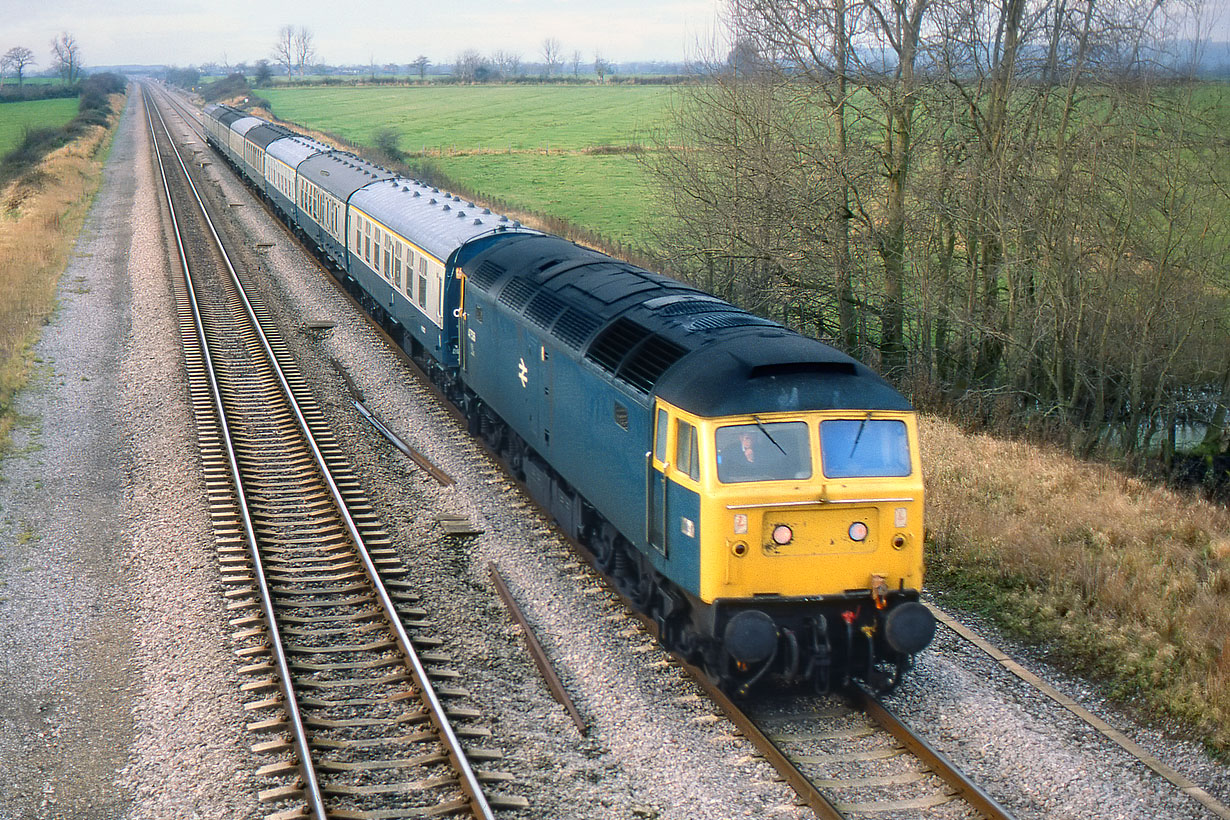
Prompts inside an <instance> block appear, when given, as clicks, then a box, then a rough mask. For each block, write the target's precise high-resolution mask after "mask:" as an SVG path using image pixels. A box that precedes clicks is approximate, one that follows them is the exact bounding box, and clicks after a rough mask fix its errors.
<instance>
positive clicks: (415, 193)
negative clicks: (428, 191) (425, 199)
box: [414, 191, 423, 196]
mask: <svg viewBox="0 0 1230 820" xmlns="http://www.w3.org/2000/svg"><path fill="white" fill-rule="evenodd" d="M414 195H415V196H422V195H423V192H422V191H415V192H414Z"/></svg>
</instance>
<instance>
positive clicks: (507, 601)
mask: <svg viewBox="0 0 1230 820" xmlns="http://www.w3.org/2000/svg"><path fill="white" fill-rule="evenodd" d="M487 572H488V573H490V575H491V580H492V582H494V583H495V589H496V592H498V593H499V594H500V598H502V599H503V600H504V606H505V607H507V608H508V612H509V614H511V615H512V617H513V620H514V621H516V622H517V625H518V626H520V627H521V634H522V635H523V636H524V637H525V644H526V646H527V647H529V650H530V656H531V657H533V659H534V663H535V664H536V665H537V666H538V671H539V672H540V673H542V677H543V679H544V680H545V681H546V682H547V688H548V689H550V690H551V694H552V695H554V696H555V699H556V700H557V701H559V703H560V705H561V706H563V707H564V711H566V712H567V713H568V717H570V718H572V722H573V723H574V724H575V725H576V727H577V731H578V732H580V733H581V736H582V737H584V736H585V735H587V734H589V724H587V723H586V722H585V718H583V717H581V713H580V712H578V711H577V707H576V704H575V703H573V702H572V698H571V697H570V696H569V695H568V690H567V689H565V688H564V684H563V682H562V681H561V680H560V679H559V675H558V674H557V673H556V671H555V667H554V666H552V665H551V659H550V658H548V657H547V652H546V650H544V649H543V648H542V644H541V643H539V642H538V636H537V635H535V634H534V630H533V628H532V627H531V626H530V622H529V621H528V620H526V618H525V613H524V612H522V611H521V606H520V605H519V604H518V603H517V599H516V598H514V597H513V594H512V591H511V590H509V588H508V584H506V583H505V582H504V576H503V575H501V574H500V570H499V567H497V566H496V565H495V562H494V561H488V562H487Z"/></svg>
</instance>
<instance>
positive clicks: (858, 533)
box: [850, 521, 867, 541]
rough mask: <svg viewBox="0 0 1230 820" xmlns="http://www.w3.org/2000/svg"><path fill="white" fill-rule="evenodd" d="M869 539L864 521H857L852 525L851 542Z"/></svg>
mask: <svg viewBox="0 0 1230 820" xmlns="http://www.w3.org/2000/svg"><path fill="white" fill-rule="evenodd" d="M866 539H867V525H866V524H864V523H863V522H862V521H855V522H854V523H853V524H851V525H850V540H851V541H865V540H866Z"/></svg>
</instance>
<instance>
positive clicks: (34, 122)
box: [0, 97, 77, 157]
mask: <svg viewBox="0 0 1230 820" xmlns="http://www.w3.org/2000/svg"><path fill="white" fill-rule="evenodd" d="M75 116H77V98H76V97H71V98H68V99H62V100H34V101H31V102H15V103H4V104H3V105H0V157H2V156H4V155H5V154H7V153H8V152H9V151H12V150H13V149H14V148H16V147H17V146H18V145H20V144H21V141H22V139H23V138H24V137H25V132H26V128H59V127H60V126H61V125H64V124H65V123H67V122H68V121H69V120H71V119H72V118H73V117H75Z"/></svg>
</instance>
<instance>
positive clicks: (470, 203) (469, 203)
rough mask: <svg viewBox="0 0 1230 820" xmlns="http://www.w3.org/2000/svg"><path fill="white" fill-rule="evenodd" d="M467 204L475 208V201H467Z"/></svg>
mask: <svg viewBox="0 0 1230 820" xmlns="http://www.w3.org/2000/svg"><path fill="white" fill-rule="evenodd" d="M466 205H469V206H470V207H471V208H473V207H474V203H473V202H467V203H466Z"/></svg>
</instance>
